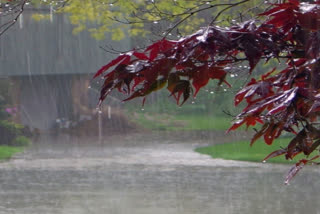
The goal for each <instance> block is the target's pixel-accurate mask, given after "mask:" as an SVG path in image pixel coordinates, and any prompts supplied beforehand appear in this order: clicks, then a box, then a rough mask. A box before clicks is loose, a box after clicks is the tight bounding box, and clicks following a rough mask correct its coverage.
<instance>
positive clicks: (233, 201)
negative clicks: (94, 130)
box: [0, 136, 320, 214]
mask: <svg viewBox="0 0 320 214" xmlns="http://www.w3.org/2000/svg"><path fill="white" fill-rule="evenodd" d="M127 137H128V139H131V140H134V139H138V138H139V137H137V136H134V137H132V136H131V138H130V136H127ZM122 139H127V138H125V137H124V138H122ZM194 143H195V142H194V141H193V143H191V141H190V142H187V141H185V142H184V143H179V142H177V141H176V142H174V141H170V142H169V141H164V143H163V142H162V143H160V142H158V143H156V142H154V143H153V144H154V145H152V148H154V149H153V150H151V149H150V148H151V147H148V146H141V147H139V146H131V147H126V146H124V145H119V146H115V145H113V146H108V145H105V146H101V145H98V144H91V145H90V146H89V145H83V146H81V147H80V146H74V147H73V148H72V147H70V148H69V150H66V151H67V152H65V153H63V151H62V149H61V148H62V147H59V146H57V150H56V153H55V154H56V157H54V155H51V156H49V153H50V152H49V150H47V147H46V146H43V148H44V149H43V150H42V149H41V146H40V145H36V146H35V148H31V149H30V151H27V152H26V153H25V154H22V155H20V156H19V157H17V159H15V160H12V161H11V162H9V163H2V164H1V166H0V188H1V193H0V213H1V214H2V213H18V214H20V213H34V214H37V213H39V214H40V213H41V214H43V213H50V214H51V213H55V214H56V213H65V214H73V213H74V214H82V213H83V214H84V213H86V214H87V213H115V214H117V213H119V214H122V213H123V214H127V213H133V214H144V213H146V214H147V213H154V214H163V213H166V214H171V213H172V214H176V213H183V214H191V213H192V214H193V213H223V214H225V213H226V214H233V213H234V214H236V213H237V214H238V213H248V214H256V213H280V214H281V213H299V214H300V213H320V211H318V210H319V209H318V206H319V205H318V201H319V200H320V194H319V186H320V181H319V179H318V177H319V172H318V169H317V168H316V167H309V168H306V169H303V171H302V173H301V174H299V175H298V176H297V177H296V178H295V179H294V180H293V182H292V184H291V185H289V186H285V185H284V184H283V175H284V173H285V172H286V171H287V170H288V168H289V166H283V165H268V164H244V163H243V164H234V165H232V164H231V165H230V164H229V163H230V162H225V164H226V166H225V167H224V166H222V165H215V162H216V161H215V160H211V159H209V158H207V157H206V156H203V155H199V154H196V153H193V152H192V148H193V147H194V146H196V145H195V144H194ZM52 148H53V147H51V149H52ZM64 148H66V147H64ZM76 148H77V149H76ZM81 150H86V151H81ZM52 151H53V150H52ZM94 151H96V154H97V156H95V155H94ZM81 152H82V153H81ZM46 154H47V156H46ZM62 154H65V156H63V155H62ZM103 154H104V155H105V157H103ZM147 154H149V155H147ZM165 154H166V155H165ZM192 154H194V155H192ZM86 155H87V156H86ZM175 155H178V156H179V158H180V159H189V162H188V160H181V162H177V160H176V159H174V157H175ZM139 156H145V158H144V157H140V159H139V160H137V159H138V157H139ZM157 158H158V159H159V160H157ZM161 159H162V160H163V163H165V164H161V161H160V160H161ZM202 160H204V161H205V162H201V161H202ZM55 162H56V163H60V165H59V164H56V165H55V164H54V163H55ZM90 162H94V164H91V165H90ZM218 162H219V161H218ZM61 163H65V164H61ZM85 163H87V165H86V164H85ZM170 163H171V164H170ZM205 163H206V164H205ZM32 165H33V166H32ZM79 165H82V166H83V167H79Z"/></svg>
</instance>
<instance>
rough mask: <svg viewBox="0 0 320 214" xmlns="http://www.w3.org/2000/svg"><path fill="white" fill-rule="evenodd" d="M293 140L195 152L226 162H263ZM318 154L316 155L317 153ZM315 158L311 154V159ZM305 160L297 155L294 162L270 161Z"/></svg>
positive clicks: (276, 160)
mask: <svg viewBox="0 0 320 214" xmlns="http://www.w3.org/2000/svg"><path fill="white" fill-rule="evenodd" d="M290 139H291V138H282V139H278V140H275V141H274V142H273V144H272V145H271V146H268V145H266V144H265V143H264V141H263V140H258V141H257V142H255V143H254V145H253V146H252V147H250V145H249V144H250V142H249V141H238V142H234V143H225V144H218V145H212V146H208V147H202V148H197V149H196V150H195V151H196V152H199V153H201V154H207V155H210V156H211V157H213V158H222V159H226V160H239V161H252V162H261V161H262V160H263V159H264V158H265V157H266V156H267V155H269V154H270V153H271V152H273V151H275V150H278V149H280V148H281V147H286V146H287V145H288V142H289V141H290ZM315 154H316V153H315ZM312 156H314V154H311V155H310V157H312ZM302 158H303V155H302V154H299V155H297V156H296V157H295V158H294V159H293V161H288V160H286V159H285V157H284V156H283V155H282V156H279V157H275V158H271V159H269V160H268V161H267V162H270V163H290V164H292V163H295V162H296V161H298V160H300V159H302Z"/></svg>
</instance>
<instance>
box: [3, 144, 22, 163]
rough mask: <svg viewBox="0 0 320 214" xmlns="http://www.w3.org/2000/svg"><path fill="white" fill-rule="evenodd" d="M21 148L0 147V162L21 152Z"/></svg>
mask: <svg viewBox="0 0 320 214" xmlns="http://www.w3.org/2000/svg"><path fill="white" fill-rule="evenodd" d="M23 149H24V147H22V146H0V161H3V160H7V159H9V158H11V157H12V156H13V155H14V154H16V153H18V152H22V151H23Z"/></svg>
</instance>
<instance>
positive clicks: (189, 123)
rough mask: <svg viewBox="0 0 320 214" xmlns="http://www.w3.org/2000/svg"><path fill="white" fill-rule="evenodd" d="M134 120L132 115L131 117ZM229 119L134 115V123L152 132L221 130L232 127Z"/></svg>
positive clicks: (201, 116)
mask: <svg viewBox="0 0 320 214" xmlns="http://www.w3.org/2000/svg"><path fill="white" fill-rule="evenodd" d="M130 117H131V118H132V115H130ZM231 119H232V118H230V117H229V118H228V117H221V116H220V117H219V116H212V117H211V116H208V115H205V114H198V115H197V114H188V115H169V114H156V113H153V114H151V113H141V112H139V113H134V117H133V118H132V121H133V122H135V123H137V124H139V125H140V126H141V127H144V128H147V129H152V130H166V131H177V130H221V131H225V130H227V129H228V128H229V127H230V126H231Z"/></svg>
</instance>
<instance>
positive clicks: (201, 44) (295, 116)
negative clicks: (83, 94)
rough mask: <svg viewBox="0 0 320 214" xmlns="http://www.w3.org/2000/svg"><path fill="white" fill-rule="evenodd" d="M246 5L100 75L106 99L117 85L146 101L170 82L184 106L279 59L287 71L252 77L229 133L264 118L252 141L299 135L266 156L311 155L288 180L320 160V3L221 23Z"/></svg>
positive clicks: (294, 1)
mask: <svg viewBox="0 0 320 214" xmlns="http://www.w3.org/2000/svg"><path fill="white" fill-rule="evenodd" d="M246 2H247V1H238V2H234V1H233V2H232V3H228V4H225V5H224V8H223V9H221V10H220V11H218V12H217V15H216V16H215V17H214V18H213V20H212V23H211V24H210V25H208V26H206V27H203V28H201V29H200V30H199V31H197V32H196V33H194V34H190V35H188V36H185V37H183V38H180V39H179V40H168V39H166V35H167V34H165V37H164V38H162V39H160V40H158V41H156V42H154V43H153V44H151V45H149V46H148V47H147V48H146V49H145V50H143V51H137V50H132V51H130V52H127V53H123V54H121V55H120V56H118V57H117V58H116V59H114V60H113V61H111V62H110V63H108V64H107V65H105V66H103V67H102V68H101V69H100V70H99V71H98V72H97V73H96V75H95V77H99V76H100V77H101V78H103V79H104V83H103V86H102V89H101V97H100V104H101V103H102V101H103V100H104V99H105V98H106V97H107V96H108V94H110V93H111V92H112V91H113V90H114V89H117V90H118V91H120V92H123V93H125V94H127V95H128V97H127V98H126V99H125V100H124V101H128V100H131V99H134V98H138V97H142V98H143V102H144V100H145V98H146V97H147V95H149V94H150V93H152V92H154V91H157V90H159V89H161V88H164V87H166V88H167V89H168V91H169V94H170V96H172V97H174V98H175V99H176V101H177V104H179V105H182V104H183V103H184V102H186V100H188V99H189V98H190V97H191V96H196V95H197V93H198V91H199V90H200V89H201V88H202V87H204V86H205V85H206V84H208V82H209V80H214V79H216V80H217V81H218V85H221V84H226V85H228V86H229V87H231V85H229V83H228V82H227V81H226V76H227V75H229V69H230V67H234V66H237V65H239V63H243V62H247V63H248V66H249V69H248V70H247V75H249V76H250V75H252V73H253V72H255V70H256V66H257V64H258V63H259V62H261V61H264V62H268V61H269V60H271V59H277V60H278V61H279V62H284V64H285V67H284V68H281V67H279V66H276V67H274V68H273V69H271V70H269V71H268V72H265V73H263V74H262V75H260V77H259V78H252V79H251V80H250V81H249V83H248V84H247V85H246V86H245V87H243V88H242V89H241V90H240V91H239V92H238V93H237V94H236V96H235V100H234V104H235V105H236V106H237V105H239V103H241V102H246V107H245V108H244V109H243V110H242V112H241V113H240V114H239V115H238V116H237V117H236V118H235V121H234V124H233V125H232V127H231V128H230V129H229V131H231V130H235V129H237V128H238V127H240V126H242V125H246V126H247V127H250V126H255V125H256V124H257V123H261V124H262V127H261V128H260V129H259V130H256V133H255V135H254V136H253V138H252V140H251V145H252V144H253V143H254V142H255V141H256V140H257V139H258V138H260V137H263V138H264V141H265V143H266V144H268V145H270V144H272V143H273V140H274V139H276V138H278V137H280V136H281V135H282V134H283V133H285V132H289V133H293V134H294V137H293V139H292V140H291V141H290V142H289V144H288V146H287V147H286V148H281V149H279V150H277V151H275V152H273V153H271V154H269V155H268V156H267V157H266V158H265V159H264V161H266V160H268V159H269V158H272V157H275V156H279V155H284V156H285V158H286V159H292V158H293V157H294V156H296V155H297V154H299V153H304V155H305V156H306V158H305V159H302V160H300V161H299V162H298V163H296V164H295V165H294V166H293V167H292V169H291V170H290V171H289V173H288V175H287V178H286V181H285V182H286V183H288V182H289V181H290V180H291V178H292V177H293V176H294V175H295V174H296V173H297V172H298V171H299V170H300V169H301V168H302V167H303V166H304V165H306V164H308V163H314V160H315V159H316V158H318V157H319V155H318V154H316V155H312V156H310V157H309V155H310V154H311V153H312V154H314V153H313V152H314V151H318V146H319V145H320V135H319V133H320V132H319V131H320V130H319V128H318V122H317V120H318V115H319V110H320V99H319V97H320V94H319V89H320V85H319V81H320V74H319V68H320V64H319V63H320V61H319V57H320V34H319V27H320V22H319V14H320V2H319V1H311V2H309V3H306V2H300V1H298V0H288V1H283V2H282V3H279V4H270V5H269V6H270V8H268V9H266V10H265V11H264V12H262V13H260V14H259V16H260V17H263V19H260V20H257V19H251V20H248V21H245V22H239V23H234V24H231V25H230V26H229V27H221V26H217V23H218V18H219V15H220V14H223V13H224V12H225V11H226V10H227V9H230V8H235V7H237V6H239V5H241V4H245V3H246ZM278 67H279V68H278ZM109 69H111V71H110V72H108V73H106V71H108V70H109Z"/></svg>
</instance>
